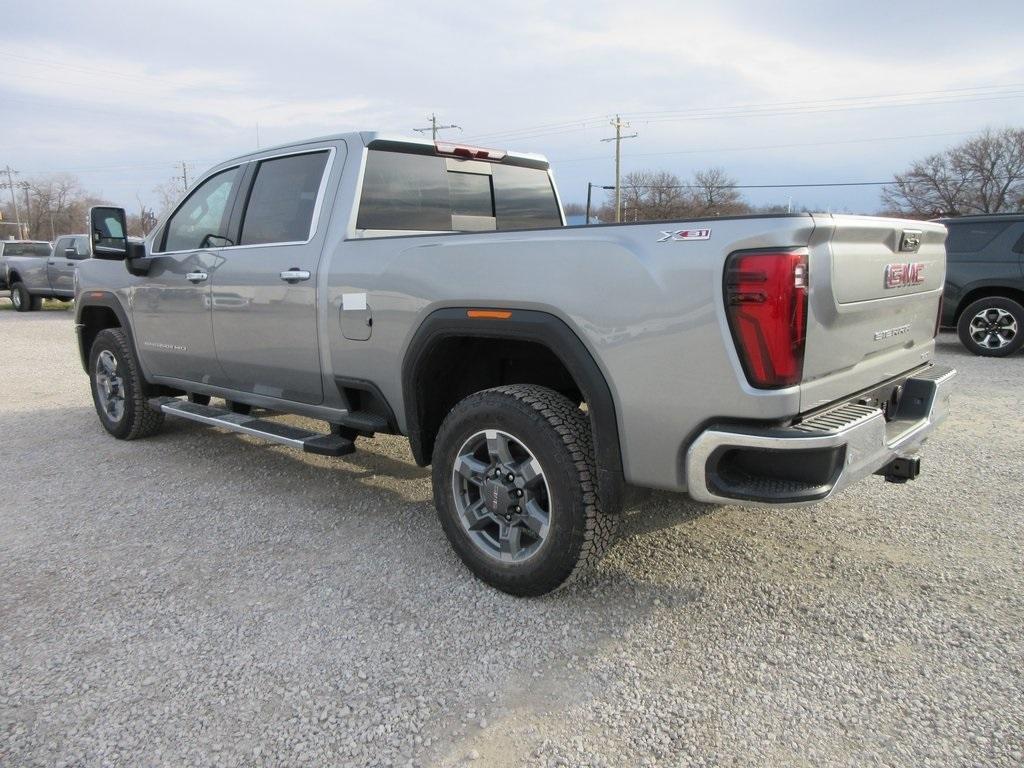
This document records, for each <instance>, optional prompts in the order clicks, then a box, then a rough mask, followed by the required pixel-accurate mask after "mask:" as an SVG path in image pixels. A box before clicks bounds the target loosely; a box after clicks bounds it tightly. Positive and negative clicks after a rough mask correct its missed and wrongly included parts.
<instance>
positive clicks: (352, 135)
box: [212, 131, 549, 169]
mask: <svg viewBox="0 0 1024 768" xmlns="http://www.w3.org/2000/svg"><path fill="white" fill-rule="evenodd" d="M327 141H345V142H348V143H353V144H356V143H358V144H362V145H363V146H364V147H369V146H370V145H371V144H376V145H378V146H388V147H392V148H394V149H399V148H401V147H402V146H407V147H408V148H409V150H410V151H411V152H415V153H417V154H424V153H427V152H429V153H431V154H433V152H434V151H435V148H436V147H435V144H434V142H433V141H432V140H431V139H426V138H423V137H422V136H406V135H404V134H401V133H386V132H381V131H351V132H349V133H334V134H329V135H327V136H317V137H315V138H310V139H303V140H302V141H295V142H290V143H288V144H278V145H276V146H273V147H266V148H262V147H261V148H260V149H258V150H256V151H255V152H248V153H246V154H244V155H238V156H237V157H232V158H230V159H226V160H224V161H223V162H220V163H217V164H216V165H215V166H212V168H219V167H220V166H222V165H227V164H229V163H238V162H246V161H248V160H258V159H260V158H261V157H267V156H269V155H275V154H281V153H282V152H288V151H292V150H299V149H302V148H304V147H306V146H307V145H309V144H321V143H323V142H327ZM440 143H443V144H451V145H455V146H463V145H464V144H465V145H466V146H469V142H465V143H464V142H460V141H444V142H440ZM493 149H499V148H498V147H494V148H493ZM501 151H502V152H504V155H505V158H506V159H512V160H513V164H515V165H528V166H533V167H542V168H544V169H547V168H548V167H549V163H548V159H547V158H546V157H545V156H544V155H540V154H535V153H531V152H509V151H506V150H501Z"/></svg>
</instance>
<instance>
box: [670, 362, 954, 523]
mask: <svg viewBox="0 0 1024 768" xmlns="http://www.w3.org/2000/svg"><path fill="white" fill-rule="evenodd" d="M955 376H956V371H955V370H954V369H952V368H948V367H945V366H938V365H933V366H931V367H930V368H927V369H925V370H924V371H921V372H919V373H915V374H914V375H912V376H911V377H910V378H908V379H906V380H905V381H904V382H903V383H902V396H901V398H900V401H899V405H898V407H897V409H896V412H895V413H894V414H893V416H892V418H891V419H890V420H888V421H887V420H886V416H885V413H884V411H883V410H882V409H881V408H877V407H873V406H870V405H866V404H862V403H858V402H856V401H850V402H847V403H843V404H842V405H839V406H837V407H835V408H831V409H829V410H827V411H825V412H823V413H820V414H816V415H815V416H813V417H811V418H809V419H807V420H805V421H803V422H801V423H799V424H795V425H793V426H789V427H780V428H759V429H748V428H744V427H737V426H732V425H730V426H720V427H711V428H709V429H707V430H705V431H704V432H702V433H701V434H700V435H699V436H698V437H697V439H696V440H694V441H693V443H692V444H691V445H690V447H689V449H688V450H687V452H686V458H685V472H686V484H687V492H688V493H689V494H690V496H691V497H693V498H694V499H696V500H698V501H704V502H710V503H715V504H736V503H740V504H776V505H777V504H787V505H796V504H813V503H816V502H819V501H822V500H824V499H826V498H828V497H829V496H831V495H832V494H834V493H836V492H837V491H839V490H842V489H843V488H845V487H846V486H848V485H851V484H853V483H855V482H857V481H858V480H861V479H862V478H864V477H866V476H867V475H871V474H875V473H877V472H879V471H884V468H886V467H888V466H889V465H890V463H891V462H892V461H893V460H894V459H897V458H900V457H903V456H905V455H906V454H912V453H914V452H915V451H916V450H917V449H918V447H919V446H920V445H921V443H922V442H924V440H925V439H926V438H927V436H928V435H929V434H930V433H931V432H932V431H933V430H934V429H935V427H936V426H938V424H939V423H941V422H942V421H943V420H944V419H945V417H946V414H947V410H948V403H949V395H950V388H951V387H950V384H951V382H952V380H953V378H954V377H955Z"/></svg>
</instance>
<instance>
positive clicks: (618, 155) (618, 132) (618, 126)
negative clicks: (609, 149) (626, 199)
mask: <svg viewBox="0 0 1024 768" xmlns="http://www.w3.org/2000/svg"><path fill="white" fill-rule="evenodd" d="M611 125H612V127H613V128H615V136H614V137H611V138H607V139H601V141H614V142H615V221H616V223H617V222H620V221H622V185H621V181H622V180H621V178H620V175H621V170H622V140H623V139H635V138H636V137H637V134H635V133H631V134H629V135H628V136H623V135H622V129H623V128H629V123H627V122H624V121H623V120H622V118H621V117H619V116H618V115H616V116H615V119H614V120H612V122H611Z"/></svg>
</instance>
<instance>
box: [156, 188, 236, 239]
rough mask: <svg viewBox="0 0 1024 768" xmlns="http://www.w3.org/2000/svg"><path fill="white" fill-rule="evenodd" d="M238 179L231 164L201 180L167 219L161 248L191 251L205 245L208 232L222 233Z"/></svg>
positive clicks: (224, 230)
mask: <svg viewBox="0 0 1024 768" xmlns="http://www.w3.org/2000/svg"><path fill="white" fill-rule="evenodd" d="M237 179H238V168H231V169H229V170H227V171H221V172H220V173H218V174H217V175H216V176H211V177H210V178H208V179H207V180H206V181H204V182H203V183H202V184H200V185H199V186H198V187H197V188H196V189H195V191H194V192H193V193H192V194H191V195H189V196H188V198H187V199H186V200H185V202H184V203H182V205H181V207H180V208H178V210H176V211H175V212H174V215H173V216H171V218H170V220H169V221H168V222H167V230H166V234H165V235H164V247H163V250H164V251H194V250H197V249H199V248H202V247H204V245H205V241H206V240H207V236H208V235H214V236H216V237H224V236H225V235H226V234H227V224H228V219H229V218H230V216H231V211H230V210H229V209H228V201H230V200H231V193H232V191H233V190H234V186H235V183H236V181H237Z"/></svg>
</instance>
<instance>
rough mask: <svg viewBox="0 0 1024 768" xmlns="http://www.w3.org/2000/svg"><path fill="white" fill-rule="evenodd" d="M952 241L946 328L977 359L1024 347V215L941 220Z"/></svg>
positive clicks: (948, 242) (945, 301)
mask: <svg viewBox="0 0 1024 768" xmlns="http://www.w3.org/2000/svg"><path fill="white" fill-rule="evenodd" d="M939 221H940V222H941V223H942V224H945V225H946V227H948V228H949V237H948V239H947V240H946V253H947V262H946V289H945V291H944V293H943V306H942V325H944V326H947V327H950V328H956V330H957V333H958V334H959V335H960V341H962V342H963V344H964V346H965V347H967V348H968V349H969V350H971V352H973V353H974V354H976V355H985V356H987V357H1004V356H1005V355H1010V354H1013V353H1014V352H1016V351H1017V350H1018V349H1020V348H1021V346H1022V345H1024V213H1015V214H993V215H985V216H961V217H959V218H955V219H939Z"/></svg>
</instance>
